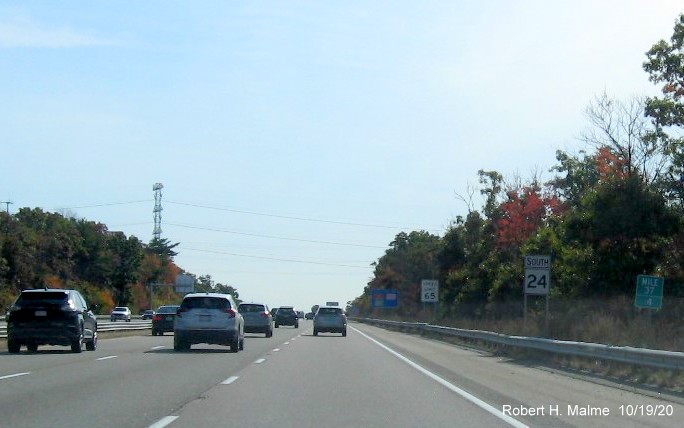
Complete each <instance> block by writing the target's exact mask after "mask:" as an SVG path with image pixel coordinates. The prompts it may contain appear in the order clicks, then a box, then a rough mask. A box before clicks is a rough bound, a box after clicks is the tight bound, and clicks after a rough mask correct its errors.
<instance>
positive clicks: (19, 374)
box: [0, 372, 31, 380]
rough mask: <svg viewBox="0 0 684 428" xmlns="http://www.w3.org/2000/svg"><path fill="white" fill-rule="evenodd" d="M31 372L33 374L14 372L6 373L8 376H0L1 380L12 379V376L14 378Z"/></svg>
mask: <svg viewBox="0 0 684 428" xmlns="http://www.w3.org/2000/svg"><path fill="white" fill-rule="evenodd" d="M29 374H31V372H24V373H14V374H10V375H6V376H0V380H4V379H11V378H13V377H19V376H26V375H29Z"/></svg>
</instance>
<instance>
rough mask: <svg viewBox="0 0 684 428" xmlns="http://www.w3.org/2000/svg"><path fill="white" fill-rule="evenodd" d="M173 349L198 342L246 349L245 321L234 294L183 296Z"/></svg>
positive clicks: (174, 328) (176, 322) (177, 317)
mask: <svg viewBox="0 0 684 428" xmlns="http://www.w3.org/2000/svg"><path fill="white" fill-rule="evenodd" d="M173 334H174V337H173V349H174V350H176V351H183V350H188V349H190V346H191V345H193V344H196V343H208V344H214V345H228V346H230V350H231V352H237V351H238V350H241V349H243V348H244V343H245V323H244V320H243V318H242V315H240V312H238V310H237V305H236V304H235V301H234V300H233V296H231V295H230V294H219V293H192V294H187V295H186V296H185V297H184V298H183V302H182V303H181V305H180V308H178V312H176V319H175V320H174V322H173Z"/></svg>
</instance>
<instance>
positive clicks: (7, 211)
mask: <svg viewBox="0 0 684 428" xmlns="http://www.w3.org/2000/svg"><path fill="white" fill-rule="evenodd" d="M0 204H5V212H6V213H7V214H9V206H10V205H14V202H12V201H0Z"/></svg>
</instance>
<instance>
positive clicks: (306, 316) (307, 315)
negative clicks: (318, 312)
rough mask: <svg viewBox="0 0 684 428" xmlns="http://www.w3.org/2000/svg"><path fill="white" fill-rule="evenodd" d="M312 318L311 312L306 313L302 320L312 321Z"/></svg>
mask: <svg viewBox="0 0 684 428" xmlns="http://www.w3.org/2000/svg"><path fill="white" fill-rule="evenodd" d="M313 317H314V313H313V312H307V313H306V314H304V318H305V319H307V320H312V319H313Z"/></svg>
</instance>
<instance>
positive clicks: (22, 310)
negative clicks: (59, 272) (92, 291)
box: [6, 288, 97, 353]
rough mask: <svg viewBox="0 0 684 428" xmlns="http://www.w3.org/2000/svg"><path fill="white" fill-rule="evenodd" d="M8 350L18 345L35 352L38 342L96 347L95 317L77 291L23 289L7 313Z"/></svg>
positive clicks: (76, 349) (76, 347)
mask: <svg viewBox="0 0 684 428" xmlns="http://www.w3.org/2000/svg"><path fill="white" fill-rule="evenodd" d="M6 321H7V350H8V351H9V352H10V353H17V352H19V351H20V349H21V346H26V348H27V349H28V350H29V352H36V351H37V350H38V346H39V345H66V346H71V351H72V352H81V351H82V350H83V344H84V343H85V346H86V349H87V350H88V351H94V350H95V349H96V348H97V319H96V318H95V315H94V314H93V312H92V311H91V310H90V308H89V307H88V304H87V303H86V301H85V299H84V298H83V296H82V295H81V293H79V292H78V291H76V290H65V289H49V288H45V289H36V290H24V291H22V292H21V294H19V297H18V298H17V300H16V301H15V302H14V304H13V305H12V306H11V307H10V309H9V311H8V312H7V316H6Z"/></svg>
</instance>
